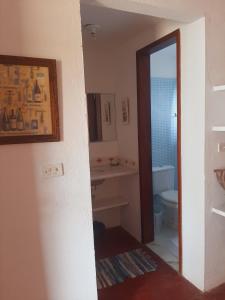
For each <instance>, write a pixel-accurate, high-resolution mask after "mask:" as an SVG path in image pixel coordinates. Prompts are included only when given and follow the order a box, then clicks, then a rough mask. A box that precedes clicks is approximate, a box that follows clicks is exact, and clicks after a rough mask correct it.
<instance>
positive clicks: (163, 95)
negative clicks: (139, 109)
mask: <svg viewBox="0 0 225 300" xmlns="http://www.w3.org/2000/svg"><path fill="white" fill-rule="evenodd" d="M151 99H152V100H151V101H152V103H151V116H152V124H151V125H152V163H153V167H158V166H163V165H172V166H174V167H175V168H176V169H177V117H176V114H177V90H176V79H170V78H152V80H151ZM175 188H177V171H176V172H175Z"/></svg>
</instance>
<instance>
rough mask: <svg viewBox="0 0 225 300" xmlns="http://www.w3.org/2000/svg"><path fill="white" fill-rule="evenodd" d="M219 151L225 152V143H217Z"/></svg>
mask: <svg viewBox="0 0 225 300" xmlns="http://www.w3.org/2000/svg"><path fill="white" fill-rule="evenodd" d="M217 150H218V152H225V143H220V144H218V145H217Z"/></svg>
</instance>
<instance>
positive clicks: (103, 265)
mask: <svg viewBox="0 0 225 300" xmlns="http://www.w3.org/2000/svg"><path fill="white" fill-rule="evenodd" d="M96 269H97V285H98V289H99V290H100V289H102V288H106V287H110V286H113V285H115V284H118V283H121V282H123V281H124V280H125V279H126V278H135V277H137V276H141V275H143V274H144V273H147V272H152V271H155V270H156V263H155V262H154V261H153V260H152V258H151V257H150V256H149V254H147V253H146V252H145V251H144V250H143V249H136V250H133V251H129V252H125V253H122V254H119V255H116V256H113V257H110V258H104V259H100V260H97V261H96Z"/></svg>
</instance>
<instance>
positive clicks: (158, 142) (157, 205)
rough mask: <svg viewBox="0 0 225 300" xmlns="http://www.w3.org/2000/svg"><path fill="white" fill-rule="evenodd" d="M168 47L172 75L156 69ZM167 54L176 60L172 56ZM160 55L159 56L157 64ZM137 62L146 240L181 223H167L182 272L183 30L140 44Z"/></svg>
mask: <svg viewBox="0 0 225 300" xmlns="http://www.w3.org/2000/svg"><path fill="white" fill-rule="evenodd" d="M166 52H167V53H170V54H171V53H172V52H173V54H174V53H175V60H174V73H175V74H174V75H175V76H173V79H171V78H170V80H168V78H167V79H165V78H164V79H163V80H162V78H160V76H157V75H156V76H155V74H154V72H156V74H157V73H160V70H159V69H160V68H161V69H162V70H161V72H162V71H165V68H168V66H166V64H165V61H163V56H161V57H160V55H161V54H162V53H164V54H165V53H166ZM164 56H165V55H164ZM160 60H161V61H160ZM168 60H170V64H171V57H170V58H169V56H168ZM155 61H158V62H160V63H159V64H158V66H157V63H155ZM136 62H137V95H138V138H139V172H140V203H141V229H142V242H143V243H145V244H148V243H150V242H153V241H154V239H156V240H157V237H158V235H157V234H159V231H160V230H161V224H162V223H163V224H164V225H165V224H167V225H168V228H170V227H173V229H175V228H176V230H174V231H173V230H172V229H171V230H170V229H168V228H167V229H168V230H167V232H169V233H167V235H166V239H167V240H168V241H169V243H170V242H171V249H173V250H174V251H177V252H178V253H177V257H178V261H179V271H180V272H182V236H181V223H182V222H181V96H180V95H181V91H180V90H181V89H180V82H181V78H180V31H179V30H176V31H174V32H172V33H170V34H168V35H166V36H165V37H163V38H161V39H159V40H157V41H156V42H154V43H152V44H150V45H148V46H146V47H144V48H142V49H140V50H138V51H137V53H136ZM154 69H156V70H154ZM157 77H158V78H157ZM157 89H158V95H156V94H157ZM163 89H164V92H163ZM155 91H156V92H155ZM165 92H167V94H165ZM168 92H170V98H171V101H170V102H171V103H169V102H168V101H167V100H166V99H165V97H167V99H169V98H168V97H169V96H168ZM171 93H172V94H171ZM165 100H166V101H167V102H166V103H164V106H163V105H162V104H163V103H162V102H165ZM157 101H158V103H157ZM159 101H161V102H159ZM165 104H166V106H165ZM169 106H170V107H169ZM167 121H168V122H167ZM157 126H158V128H157ZM171 128H172V129H171ZM160 131H161V135H160ZM162 132H163V134H162ZM166 143H167V144H166ZM159 175H160V176H159ZM162 177H163V178H162ZM164 194H166V195H164ZM169 222H170V224H169ZM176 232H177V234H176ZM168 234H169V235H170V236H171V240H169V239H168ZM161 235H162V234H161ZM162 236H163V235H162ZM166 239H165V238H164V240H163V241H165V240H166ZM161 240H162V239H160V241H161ZM169 243H167V244H166V245H169ZM150 245H151V244H150ZM158 254H160V253H158ZM162 258H163V255H162Z"/></svg>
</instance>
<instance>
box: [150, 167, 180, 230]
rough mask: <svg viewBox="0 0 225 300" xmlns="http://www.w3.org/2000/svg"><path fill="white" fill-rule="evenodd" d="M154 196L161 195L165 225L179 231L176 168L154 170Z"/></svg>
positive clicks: (157, 168) (156, 168)
mask: <svg viewBox="0 0 225 300" xmlns="http://www.w3.org/2000/svg"><path fill="white" fill-rule="evenodd" d="M152 174H153V194H154V195H159V197H160V199H161V204H162V207H163V223H164V225H166V226H167V227H171V228H174V229H177V226H178V212H177V209H178V191H177V190H175V188H174V187H175V168H174V166H162V167H155V168H153V169H152Z"/></svg>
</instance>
